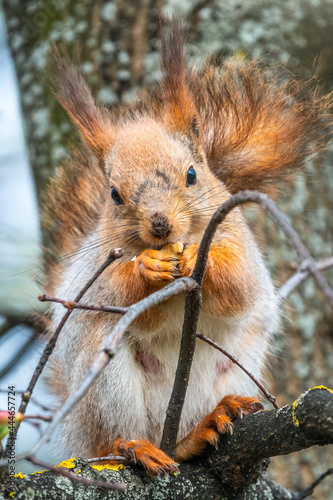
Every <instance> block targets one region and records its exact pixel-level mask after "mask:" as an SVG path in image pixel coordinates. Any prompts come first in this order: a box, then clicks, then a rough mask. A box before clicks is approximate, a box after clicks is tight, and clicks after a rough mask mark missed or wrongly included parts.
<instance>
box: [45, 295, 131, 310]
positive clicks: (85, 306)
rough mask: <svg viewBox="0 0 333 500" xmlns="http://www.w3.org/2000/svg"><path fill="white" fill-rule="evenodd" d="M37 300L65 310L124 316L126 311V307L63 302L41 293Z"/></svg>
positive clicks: (71, 301) (70, 301)
mask: <svg viewBox="0 0 333 500" xmlns="http://www.w3.org/2000/svg"><path fill="white" fill-rule="evenodd" d="M38 300H40V301H41V302H56V303H57V304H62V305H63V306H64V307H65V308H66V309H85V310H87V311H102V312H107V313H115V314H125V313H127V311H128V307H116V306H97V305H94V304H83V303H82V302H75V301H73V300H64V299H58V298H57V297H51V295H47V294H46V293H41V294H40V295H39V296H38Z"/></svg>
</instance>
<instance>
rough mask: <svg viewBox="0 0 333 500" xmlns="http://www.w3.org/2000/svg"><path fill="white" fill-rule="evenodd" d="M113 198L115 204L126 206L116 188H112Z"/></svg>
mask: <svg viewBox="0 0 333 500" xmlns="http://www.w3.org/2000/svg"><path fill="white" fill-rule="evenodd" d="M111 198H112V199H113V201H114V202H115V204H116V205H123V204H124V202H123V200H122V198H121V196H120V194H119V193H118V191H117V190H116V189H115V188H114V187H112V188H111Z"/></svg>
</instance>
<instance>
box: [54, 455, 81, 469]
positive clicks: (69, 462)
mask: <svg viewBox="0 0 333 500" xmlns="http://www.w3.org/2000/svg"><path fill="white" fill-rule="evenodd" d="M74 460H76V457H74V458H70V459H69V460H64V461H63V462H60V464H58V465H55V466H54V467H65V468H66V469H74V467H75V464H73V462H74Z"/></svg>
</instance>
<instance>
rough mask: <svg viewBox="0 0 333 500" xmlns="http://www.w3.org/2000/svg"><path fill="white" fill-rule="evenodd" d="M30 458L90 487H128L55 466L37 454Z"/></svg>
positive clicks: (123, 489)
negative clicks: (79, 474) (82, 475)
mask: <svg viewBox="0 0 333 500" xmlns="http://www.w3.org/2000/svg"><path fill="white" fill-rule="evenodd" d="M28 460H29V462H31V463H33V464H34V465H37V466H39V467H43V468H45V469H48V470H49V471H50V472H53V473H54V474H58V475H59V476H64V477H67V478H68V479H70V480H71V481H74V482H76V483H80V484H82V485H83V486H85V487H86V488H88V487H89V486H95V487H96V486H97V487H98V488H104V489H106V490H117V491H126V489H127V487H126V485H125V484H123V483H114V484H112V483H107V482H104V481H95V480H93V479H87V478H85V477H81V476H77V475H76V474H74V473H73V472H71V471H69V470H68V469H65V468H64V467H54V466H53V465H51V464H49V463H47V462H44V461H43V460H39V459H37V458H36V457H35V456H30V457H29V458H28Z"/></svg>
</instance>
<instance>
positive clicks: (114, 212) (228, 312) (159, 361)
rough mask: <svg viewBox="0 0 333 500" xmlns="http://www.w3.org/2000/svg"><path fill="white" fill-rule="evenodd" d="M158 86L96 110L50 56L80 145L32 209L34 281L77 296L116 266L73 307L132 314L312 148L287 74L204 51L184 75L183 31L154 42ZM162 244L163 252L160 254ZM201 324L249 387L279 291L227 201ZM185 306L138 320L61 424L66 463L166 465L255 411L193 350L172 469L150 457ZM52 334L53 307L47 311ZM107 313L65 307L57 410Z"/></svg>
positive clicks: (249, 394)
mask: <svg viewBox="0 0 333 500" xmlns="http://www.w3.org/2000/svg"><path fill="white" fill-rule="evenodd" d="M160 45H161V49H160V57H161V69H162V80H161V82H160V83H158V84H155V85H154V86H153V88H149V89H146V90H142V91H141V92H140V94H139V95H138V96H137V98H136V100H135V102H133V103H130V104H123V105H118V106H115V107H114V108H112V109H107V108H105V107H97V105H96V104H95V102H94V100H93V98H92V95H91V92H90V90H89V88H88V86H87V84H86V83H85V80H84V78H83V76H82V75H81V73H80V71H79V70H78V69H77V68H76V66H75V65H74V64H72V63H71V61H70V60H69V59H68V58H67V57H61V56H60V55H59V53H58V52H57V50H56V49H55V50H54V54H53V67H52V70H51V75H52V78H51V80H52V91H53V93H54V95H55V96H56V98H57V100H58V101H59V102H60V104H61V105H62V106H63V108H64V109H65V110H66V112H67V113H68V115H69V117H70V119H71V120H72V121H73V123H74V124H75V126H76V127H77V129H78V131H79V133H80V135H81V137H82V139H83V143H85V145H86V146H88V148H86V146H84V145H82V148H80V149H79V150H77V151H76V152H75V153H73V155H72V157H71V159H70V160H69V161H68V162H67V165H65V167H64V168H63V169H61V170H58V172H57V173H56V175H55V177H54V178H53V179H52V180H51V182H50V186H49V188H48V192H47V195H46V203H45V211H44V216H43V221H44V231H45V240H46V241H48V242H49V247H50V249H49V251H48V252H47V253H46V255H45V262H46V264H45V273H46V279H45V288H46V291H47V292H48V293H52V294H55V295H56V296H58V297H62V298H66V299H68V300H71V299H73V297H75V296H76V295H77V293H78V292H79V291H80V290H81V289H82V287H83V285H84V284H85V283H86V282H87V281H88V280H89V278H90V277H91V276H92V275H93V273H94V272H95V271H96V269H97V268H98V266H100V265H101V263H102V262H103V261H104V260H105V258H106V256H107V255H108V253H109V250H110V249H111V248H116V247H119V246H120V247H122V248H123V249H124V254H123V257H121V258H120V259H118V260H116V261H115V262H114V263H112V265H110V266H109V267H108V268H107V269H106V271H105V272H104V273H103V274H102V275H101V276H100V277H99V279H98V280H97V281H96V282H95V283H94V284H93V286H92V287H91V288H90V289H89V290H88V291H87V293H86V295H85V301H86V302H91V303H100V304H111V305H115V306H129V305H131V304H133V303H135V302H137V301H139V300H141V299H142V298H144V297H147V296H148V295H150V294H151V293H153V292H154V291H156V290H158V289H160V288H162V287H163V286H165V285H166V284H168V283H170V282H172V281H173V280H175V279H177V278H178V277H180V276H191V274H192V272H193V269H194V266H195V262H196V257H197V250H198V245H199V244H200V241H201V238H202V236H203V233H204V230H205V228H206V226H207V224H208V222H209V220H210V218H211V216H212V214H213V213H214V211H215V209H216V208H217V207H218V206H220V205H221V204H222V203H223V202H224V201H226V200H227V199H228V198H229V197H230V195H232V194H234V193H236V192H238V191H239V190H244V189H255V190H261V191H263V192H266V193H269V194H274V193H275V192H276V187H277V186H278V184H279V182H281V181H282V180H285V179H288V178H289V176H290V175H291V174H292V173H294V172H296V171H297V169H298V168H299V167H302V166H303V165H304V163H305V161H306V160H307V158H308V157H309V156H310V155H313V154H315V153H316V152H317V151H318V150H319V148H320V141H321V140H320V134H319V130H320V127H321V125H322V123H323V116H324V114H325V110H326V107H327V101H325V100H323V99H320V98H318V97H315V96H314V97H311V98H308V99H307V100H305V99H304V98H302V96H301V87H300V86H299V85H298V84H297V83H296V82H295V81H294V80H292V79H291V80H290V79H289V80H288V81H286V79H284V80H283V81H280V80H279V78H278V77H276V76H273V75H272V74H271V72H270V71H269V70H267V69H264V68H262V66H261V65H260V63H258V62H252V63H247V62H244V61H239V60H237V59H230V60H228V61H225V62H223V63H219V64H218V63H215V62H214V61H212V58H210V59H209V60H207V61H206V63H205V64H204V65H203V67H202V68H200V69H195V68H194V67H192V68H189V69H188V68H186V67H185V63H184V56H183V37H182V29H181V26H180V23H179V22H178V21H177V20H175V19H173V20H171V21H169V22H166V23H165V24H164V28H162V30H161V35H160ZM166 249H167V250H168V251H166ZM202 297H203V299H202V310H201V314H200V319H199V324H198V331H200V332H201V333H203V334H206V335H207V336H209V337H210V338H212V339H213V340H215V341H216V342H218V343H220V344H222V345H223V346H224V347H225V348H226V349H227V350H229V351H230V352H231V353H232V354H234V355H235V356H237V358H238V359H239V360H240V362H241V363H243V364H244V365H245V366H246V367H247V369H248V370H250V371H251V372H252V373H253V374H254V375H255V377H256V378H257V379H260V378H261V377H262V373H263V370H264V367H265V364H266V363H267V357H268V355H269V352H270V349H271V344H272V334H273V332H274V330H276V328H277V325H278V321H279V320H278V318H279V314H278V304H277V297H276V293H275V290H274V286H273V284H272V280H271V277H270V274H269V272H268V270H267V268H266V265H265V262H264V259H263V257H262V255H261V252H260V250H259V248H258V246H257V244H256V242H255V238H254V235H253V234H252V232H251V230H250V229H249V227H248V225H247V223H246V221H245V218H244V216H243V215H242V212H241V210H240V209H239V208H236V209H235V210H233V211H232V212H231V213H229V215H228V216H227V218H226V220H225V222H223V224H222V226H220V227H219V229H218V230H217V232H216V234H215V236H214V239H213V242H212V245H211V248H210V251H209V257H208V264H207V268H206V272H205V277H204V282H203V288H202ZM183 313H184V299H183V298H181V297H178V296H177V297H174V298H172V299H170V300H168V301H166V302H164V303H161V304H159V305H156V306H154V307H152V308H151V309H149V310H147V311H146V312H144V313H142V314H141V315H140V316H139V317H138V318H137V320H135V321H134V322H133V323H132V325H131V326H130V328H129V329H128V331H127V333H126V335H125V337H124V338H123V340H122V342H121V346H120V348H119V351H118V352H117V354H116V356H115V357H114V359H113V360H112V361H111V363H110V364H109V365H108V366H107V367H106V368H105V369H104V371H103V372H102V373H101V375H100V376H99V378H98V379H97V380H96V382H95V383H94V384H93V386H92V387H90V389H89V390H88V392H87V394H86V395H85V396H84V397H83V398H82V400H81V401H80V402H79V403H78V404H77V405H76V406H75V407H74V408H73V409H72V411H71V412H70V413H69V414H68V415H67V416H66V418H65V420H64V423H63V428H62V432H61V435H62V440H63V442H64V443H65V444H66V446H67V449H68V451H69V452H70V453H74V454H75V455H76V456H78V455H79V456H82V457H84V458H87V457H98V456H104V455H106V454H110V453H112V454H116V455H123V456H125V457H129V458H133V457H135V460H136V461H137V462H138V463H140V464H141V465H142V466H143V467H144V468H145V469H146V471H147V472H148V473H149V474H151V475H158V474H161V473H170V472H175V471H177V463H180V462H183V461H186V460H188V459H190V458H192V457H194V456H196V455H199V454H200V453H202V452H203V450H204V449H205V448H206V446H207V445H208V443H210V444H216V443H217V442H218V439H219V434H221V433H224V432H232V422H233V420H234V419H236V418H238V417H240V416H242V415H243V414H251V413H254V412H256V411H258V410H259V409H262V408H263V406H262V405H261V403H260V402H259V400H258V399H257V396H258V395H257V387H256V386H255V385H254V383H253V382H252V380H250V379H249V377H248V376H247V375H246V374H244V372H243V371H241V370H240V369H239V368H238V367H237V366H236V365H234V364H232V363H231V362H230V361H229V360H228V359H227V358H224V357H223V356H222V355H221V354H220V353H219V352H218V351H216V350H214V349H212V348H211V347H210V346H207V345H206V344H205V343H200V344H197V346H196V350H195V355H194V360H193V365H192V369H191V374H190V379H189V385H188V390H187V393H186V398H185V402H184V408H183V412H182V416H181V421H180V428H179V433H178V441H177V448H176V453H175V457H174V460H173V459H171V458H170V457H168V456H167V455H166V454H165V453H163V452H162V451H161V450H160V449H159V448H158V446H159V444H160V440H161V436H162V430H163V424H164V420H165V414H166V409H167V405H168V402H169V398H170V394H171V390H172V386H173V382H174V376H175V370H176V366H177V361H178V354H179V346H180V337H181V331H182V323H183ZM50 314H51V318H52V325H53V327H54V326H55V325H57V324H58V322H59V321H60V319H61V317H62V315H63V309H62V307H61V305H59V304H53V305H52V307H51V310H50ZM117 321H118V316H117V315H116V314H106V313H103V312H93V311H82V310H80V311H79V310H74V311H73V313H72V314H71V316H70V318H69V320H68V321H67V323H66V325H65V327H64V328H63V330H62V332H61V334H60V336H59V339H58V341H57V344H56V347H55V350H54V352H53V354H52V356H51V358H50V361H49V369H48V375H47V379H48V382H49V385H50V387H51V389H52V390H53V391H55V393H56V394H57V396H58V397H59V399H60V400H61V401H64V400H65V399H66V398H67V397H68V396H69V395H70V394H71V393H72V392H73V391H75V389H77V387H78V386H79V385H80V383H81V382H82V380H83V378H84V376H85V374H86V373H87V371H88V369H89V368H90V366H91V364H92V363H93V360H94V359H95V357H96V356H97V353H98V351H99V349H100V348H101V346H102V344H103V342H104V340H105V339H106V337H107V336H108V334H109V333H110V331H111V330H112V328H113V327H114V325H115V324H116V322H117Z"/></svg>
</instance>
